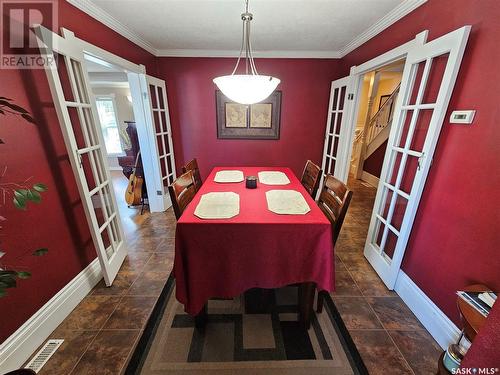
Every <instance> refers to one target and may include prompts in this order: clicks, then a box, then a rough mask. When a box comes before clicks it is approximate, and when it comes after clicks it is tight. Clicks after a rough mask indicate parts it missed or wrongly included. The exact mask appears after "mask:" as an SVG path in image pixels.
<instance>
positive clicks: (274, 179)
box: [259, 171, 290, 185]
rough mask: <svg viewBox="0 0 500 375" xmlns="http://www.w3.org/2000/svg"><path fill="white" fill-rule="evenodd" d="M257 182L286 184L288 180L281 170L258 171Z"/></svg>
mask: <svg viewBox="0 0 500 375" xmlns="http://www.w3.org/2000/svg"><path fill="white" fill-rule="evenodd" d="M259 182H260V183H261V184H264V185H288V184H289V183H290V180H289V179H288V177H287V176H286V174H284V173H283V172H275V171H265V172H259Z"/></svg>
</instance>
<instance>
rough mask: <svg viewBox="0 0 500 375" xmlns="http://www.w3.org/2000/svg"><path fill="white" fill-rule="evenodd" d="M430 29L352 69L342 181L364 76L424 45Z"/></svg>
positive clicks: (346, 167) (352, 138)
mask: <svg viewBox="0 0 500 375" xmlns="http://www.w3.org/2000/svg"><path fill="white" fill-rule="evenodd" d="M428 34H429V31H428V30H424V31H422V32H420V33H418V34H417V35H416V36H415V38H414V39H412V40H410V41H408V42H406V43H404V44H402V45H400V46H398V47H396V48H393V49H391V50H390V51H387V52H385V53H383V54H381V55H379V56H377V57H374V58H373V59H371V60H368V61H366V62H364V63H363V64H361V65H357V66H353V67H351V70H350V75H349V76H350V77H351V79H352V86H351V87H352V92H353V93H354V101H353V103H352V104H351V110H350V111H349V112H348V113H347V115H348V118H347V122H346V126H345V132H346V135H347V137H346V143H345V147H344V148H343V150H342V152H344V153H345V154H344V158H343V159H341V160H345V166H344V168H343V174H342V176H340V177H341V179H342V181H347V177H348V175H349V167H350V160H351V157H352V143H353V141H354V133H355V131H356V119H357V118H358V114H359V100H360V97H361V90H362V89H363V76H364V75H365V74H366V73H369V72H371V71H373V70H376V69H378V68H380V67H382V66H384V65H388V64H390V63H393V62H395V61H398V60H401V59H404V58H405V57H406V55H407V54H408V51H409V50H410V49H411V48H412V47H413V46H415V45H416V44H418V45H423V44H424V43H425V42H426V41H427V35H428Z"/></svg>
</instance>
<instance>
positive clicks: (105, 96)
mask: <svg viewBox="0 0 500 375" xmlns="http://www.w3.org/2000/svg"><path fill="white" fill-rule="evenodd" d="M94 97H95V101H96V107H97V102H98V101H99V100H110V101H111V103H112V104H113V111H114V113H115V122H116V129H117V130H118V137H120V119H119V118H118V107H117V106H116V94H114V93H110V94H94ZM97 116H99V111H97ZM99 123H100V126H101V132H104V127H103V124H102V121H101V118H100V116H99ZM113 127H114V126H107V127H106V128H113ZM103 136H104V134H103ZM118 139H119V138H118ZM104 143H105V144H104V146H106V142H104ZM105 149H106V154H107V155H108V156H109V157H117V156H125V155H126V153H125V150H124V149H123V145H122V143H121V141H120V150H121V152H108V149H107V148H106V147H105Z"/></svg>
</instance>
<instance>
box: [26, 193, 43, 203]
mask: <svg viewBox="0 0 500 375" xmlns="http://www.w3.org/2000/svg"><path fill="white" fill-rule="evenodd" d="M26 198H28V199H29V200H30V201H32V202H35V203H40V202H41V201H42V196H41V195H40V193H39V192H38V191H36V190H28V193H27V195H26Z"/></svg>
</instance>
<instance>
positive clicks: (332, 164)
mask: <svg viewBox="0 0 500 375" xmlns="http://www.w3.org/2000/svg"><path fill="white" fill-rule="evenodd" d="M351 82H352V80H351V77H344V78H341V79H338V80H336V81H333V82H332V85H331V89H330V103H329V105H328V116H327V122H326V131H325V144H324V147H323V162H322V167H321V169H323V176H325V175H327V174H333V175H334V176H335V177H337V178H338V179H340V180H342V181H345V180H346V179H347V173H346V164H347V163H346V157H347V153H346V151H347V150H346V143H347V140H348V138H349V137H348V131H347V129H346V127H347V126H346V124H347V122H348V119H349V111H350V110H351V107H352V105H351V103H352V102H353V94H352V93H351V91H352V90H351V87H352V84H351Z"/></svg>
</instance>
